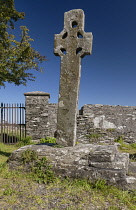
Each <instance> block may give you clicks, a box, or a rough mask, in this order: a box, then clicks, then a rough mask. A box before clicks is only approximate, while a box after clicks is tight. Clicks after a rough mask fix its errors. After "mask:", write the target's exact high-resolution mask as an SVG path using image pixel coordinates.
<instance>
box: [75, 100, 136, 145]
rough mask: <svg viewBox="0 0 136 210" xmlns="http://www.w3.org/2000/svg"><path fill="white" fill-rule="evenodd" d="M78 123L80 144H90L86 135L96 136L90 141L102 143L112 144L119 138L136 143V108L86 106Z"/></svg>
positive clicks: (99, 105)
mask: <svg viewBox="0 0 136 210" xmlns="http://www.w3.org/2000/svg"><path fill="white" fill-rule="evenodd" d="M77 122H78V129H77V139H78V141H79V142H83V141H86V142H88V139H89V138H87V137H86V135H87V136H89V135H90V137H91V136H92V137H93V136H94V138H90V139H89V141H94V142H95V141H100V142H101V143H102V142H105V143H106V142H107V143H110V144H112V143H113V142H114V139H116V138H118V137H119V136H123V138H124V139H125V141H126V142H128V143H132V142H136V106H119V105H118V106H110V105H101V104H96V105H91V104H88V105H84V106H83V107H82V109H81V110H80V115H79V116H78V120H77ZM96 134H98V135H96ZM95 136H96V138H95ZM92 143H93V142H92Z"/></svg>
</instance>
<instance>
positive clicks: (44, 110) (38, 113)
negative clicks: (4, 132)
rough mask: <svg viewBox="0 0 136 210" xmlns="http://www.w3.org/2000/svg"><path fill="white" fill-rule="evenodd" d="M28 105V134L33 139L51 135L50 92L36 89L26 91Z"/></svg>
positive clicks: (26, 103)
mask: <svg viewBox="0 0 136 210" xmlns="http://www.w3.org/2000/svg"><path fill="white" fill-rule="evenodd" d="M24 95H25V106H26V135H28V136H32V138H33V140H37V139H40V138H44V137H45V135H47V136H49V128H48V127H49V107H48V106H49V102H48V100H49V98H50V94H49V93H45V92H41V91H34V92H28V93H24Z"/></svg>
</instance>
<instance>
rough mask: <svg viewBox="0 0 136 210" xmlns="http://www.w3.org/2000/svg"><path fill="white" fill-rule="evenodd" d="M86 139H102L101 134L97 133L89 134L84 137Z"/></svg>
mask: <svg viewBox="0 0 136 210" xmlns="http://www.w3.org/2000/svg"><path fill="white" fill-rule="evenodd" d="M86 137H87V138H89V139H99V138H101V137H102V134H99V133H91V134H89V135H86Z"/></svg>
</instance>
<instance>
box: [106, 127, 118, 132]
mask: <svg viewBox="0 0 136 210" xmlns="http://www.w3.org/2000/svg"><path fill="white" fill-rule="evenodd" d="M115 130H116V129H115V128H107V129H106V131H108V132H113V131H115Z"/></svg>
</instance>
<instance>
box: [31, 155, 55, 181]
mask: <svg viewBox="0 0 136 210" xmlns="http://www.w3.org/2000/svg"><path fill="white" fill-rule="evenodd" d="M51 168H52V166H51V165H49V162H48V160H47V158H46V157H43V158H42V159H41V160H39V161H37V162H36V164H35V166H34V168H33V172H34V173H35V174H36V177H35V180H36V181H38V183H50V182H53V181H54V180H55V176H54V173H53V171H52V170H51Z"/></svg>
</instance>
